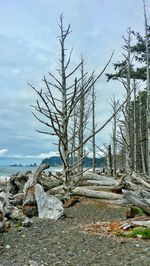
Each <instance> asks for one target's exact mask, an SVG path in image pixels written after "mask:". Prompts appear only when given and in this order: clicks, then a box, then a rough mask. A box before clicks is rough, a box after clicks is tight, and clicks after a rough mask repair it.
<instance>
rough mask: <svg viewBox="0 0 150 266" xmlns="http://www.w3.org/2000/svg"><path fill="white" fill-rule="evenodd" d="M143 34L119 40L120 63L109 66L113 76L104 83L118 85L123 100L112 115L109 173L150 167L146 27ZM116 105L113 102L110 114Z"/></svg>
mask: <svg viewBox="0 0 150 266" xmlns="http://www.w3.org/2000/svg"><path fill="white" fill-rule="evenodd" d="M145 27H146V28H145V34H144V35H141V34H139V33H136V32H134V31H132V30H131V29H130V28H129V31H128V32H127V37H123V39H124V44H123V59H122V61H120V62H117V63H115V64H113V66H114V73H111V74H110V73H109V74H106V76H107V80H108V81H111V80H112V81H113V80H118V81H119V82H121V83H122V85H123V88H124V91H125V97H126V98H127V101H126V104H125V106H124V107H123V108H122V111H121V112H120V113H118V114H116V115H115V117H114V124H113V136H112V141H111V153H109V156H110V157H111V158H110V159H109V161H112V164H111V163H110V171H111V172H112V171H114V174H115V172H116V169H117V168H118V167H119V168H125V169H126V170H127V171H128V172H132V171H135V172H142V173H144V174H150V173H149V167H150V134H149V133H150V129H149V128H150V115H149V114H150V86H149V71H150V69H149V64H150V27H149V26H148V25H147V20H146V23H145ZM118 104H119V103H118V101H116V100H115V99H114V100H113V104H112V107H113V110H114V109H115V107H116V105H118Z"/></svg>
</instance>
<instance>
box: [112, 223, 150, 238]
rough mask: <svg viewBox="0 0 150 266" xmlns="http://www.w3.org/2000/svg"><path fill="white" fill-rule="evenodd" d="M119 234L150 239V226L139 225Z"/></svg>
mask: <svg viewBox="0 0 150 266" xmlns="http://www.w3.org/2000/svg"><path fill="white" fill-rule="evenodd" d="M117 235H118V236H122V237H139V238H142V239H150V228H146V227H142V226H139V227H137V228H133V229H131V230H130V231H125V232H118V233H117Z"/></svg>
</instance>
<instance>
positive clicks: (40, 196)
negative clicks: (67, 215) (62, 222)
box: [35, 184, 64, 220]
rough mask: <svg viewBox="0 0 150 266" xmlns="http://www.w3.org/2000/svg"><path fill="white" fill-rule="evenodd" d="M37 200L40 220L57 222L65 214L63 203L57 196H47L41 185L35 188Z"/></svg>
mask: <svg viewBox="0 0 150 266" xmlns="http://www.w3.org/2000/svg"><path fill="white" fill-rule="evenodd" d="M35 199H36V202H37V207H38V215H39V218H43V219H44V218H49V219H56V220H57V219H59V218H60V217H61V216H62V215H63V214H64V208H63V204H62V202H61V201H60V200H59V199H57V198H56V197H55V196H49V195H47V194H46V193H45V192H44V189H43V187H42V186H41V185H40V184H36V186H35Z"/></svg>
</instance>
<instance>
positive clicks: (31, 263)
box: [29, 260, 39, 266]
mask: <svg viewBox="0 0 150 266" xmlns="http://www.w3.org/2000/svg"><path fill="white" fill-rule="evenodd" d="M29 265H30V266H38V265H39V264H38V263H37V262H36V261H34V260H29Z"/></svg>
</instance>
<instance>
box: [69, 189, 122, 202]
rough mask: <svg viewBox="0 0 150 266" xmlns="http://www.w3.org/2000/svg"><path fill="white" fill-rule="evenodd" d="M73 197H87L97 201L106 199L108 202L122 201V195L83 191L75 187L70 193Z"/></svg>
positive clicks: (89, 190)
mask: <svg viewBox="0 0 150 266" xmlns="http://www.w3.org/2000/svg"><path fill="white" fill-rule="evenodd" d="M72 194H73V195H76V196H82V197H89V198H97V199H108V200H119V199H122V198H123V197H122V195H120V194H115V193H112V192H104V191H95V190H91V189H84V188H81V187H76V188H75V189H73V191H72Z"/></svg>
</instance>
